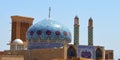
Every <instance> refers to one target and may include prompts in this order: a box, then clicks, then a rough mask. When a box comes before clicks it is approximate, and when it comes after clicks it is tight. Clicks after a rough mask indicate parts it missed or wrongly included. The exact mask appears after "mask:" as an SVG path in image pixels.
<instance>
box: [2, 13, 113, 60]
mask: <svg viewBox="0 0 120 60" xmlns="http://www.w3.org/2000/svg"><path fill="white" fill-rule="evenodd" d="M33 20H34V18H32V17H25V16H18V15H15V16H11V22H12V27H11V28H12V31H11V42H10V43H9V44H8V45H10V50H4V51H0V60H114V57H113V55H114V54H113V50H105V47H104V46H94V45H93V19H92V18H90V19H89V20H88V45H80V44H79V30H80V29H79V27H80V25H79V17H78V16H75V18H74V19H73V20H74V25H73V26H74V43H73V44H70V43H71V40H72V38H71V37H72V35H71V32H70V30H69V29H68V28H67V27H66V26H64V25H63V24H61V23H59V22H57V21H55V20H52V19H50V15H49V19H44V20H41V21H40V22H38V23H36V24H33Z"/></svg>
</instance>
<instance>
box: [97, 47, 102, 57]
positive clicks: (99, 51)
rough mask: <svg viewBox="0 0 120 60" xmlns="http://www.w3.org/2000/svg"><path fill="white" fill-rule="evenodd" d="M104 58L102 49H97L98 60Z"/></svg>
mask: <svg viewBox="0 0 120 60" xmlns="http://www.w3.org/2000/svg"><path fill="white" fill-rule="evenodd" d="M98 58H102V50H101V49H100V48H97V49H96V59H98Z"/></svg>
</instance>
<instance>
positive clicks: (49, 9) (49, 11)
mask: <svg viewBox="0 0 120 60" xmlns="http://www.w3.org/2000/svg"><path fill="white" fill-rule="evenodd" d="M50 12H51V7H49V16H48V18H49V19H50Z"/></svg>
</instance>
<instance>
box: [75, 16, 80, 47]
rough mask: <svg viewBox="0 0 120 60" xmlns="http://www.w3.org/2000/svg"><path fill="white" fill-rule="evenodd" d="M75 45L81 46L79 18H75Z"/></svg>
mask: <svg viewBox="0 0 120 60" xmlns="http://www.w3.org/2000/svg"><path fill="white" fill-rule="evenodd" d="M74 45H76V46H78V45H79V18H78V16H75V18H74Z"/></svg>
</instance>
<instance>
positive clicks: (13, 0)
mask: <svg viewBox="0 0 120 60" xmlns="http://www.w3.org/2000/svg"><path fill="white" fill-rule="evenodd" d="M49 7H51V19H53V20H55V21H58V22H60V23H62V24H64V25H65V26H66V27H68V28H69V29H70V31H71V33H72V36H73V22H74V17H75V16H78V17H79V19H80V22H79V23H80V45H87V43H88V19H89V18H90V17H92V19H93V22H94V45H95V46H104V47H105V49H106V50H108V49H110V50H114V58H115V60H117V59H118V58H119V57H120V54H119V53H120V46H119V45H120V37H119V34H120V28H119V27H120V0H0V28H1V29H0V42H1V43H0V50H1V51H3V50H8V49H9V46H8V45H6V44H7V43H9V42H10V40H11V16H13V15H20V16H27V17H33V18H35V19H34V24H35V23H37V22H38V21H41V20H43V19H46V18H48V12H49V11H48V10H49ZM72 38H73V37H72ZM72 42H73V40H72Z"/></svg>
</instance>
